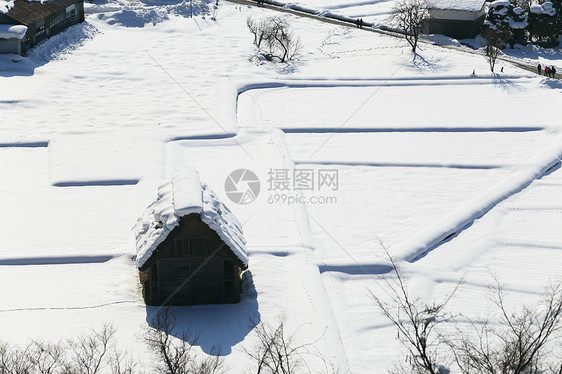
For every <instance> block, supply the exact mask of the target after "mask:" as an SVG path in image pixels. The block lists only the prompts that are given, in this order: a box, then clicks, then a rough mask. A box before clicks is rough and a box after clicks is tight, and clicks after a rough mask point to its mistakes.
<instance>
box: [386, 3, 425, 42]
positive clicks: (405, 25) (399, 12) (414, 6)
mask: <svg viewBox="0 0 562 374" xmlns="http://www.w3.org/2000/svg"><path fill="white" fill-rule="evenodd" d="M428 16H429V11H428V8H427V3H426V2H425V1H424V0H400V1H398V2H397V3H396V5H395V6H394V8H393V9H392V13H391V16H390V19H391V20H392V21H393V22H394V23H395V24H396V26H397V27H398V28H399V29H401V30H403V31H404V37H405V38H406V40H407V41H408V43H409V44H410V46H411V47H412V52H414V53H416V49H417V47H418V39H419V36H420V34H421V32H422V28H423V24H424V22H425V20H426V19H427V18H428Z"/></svg>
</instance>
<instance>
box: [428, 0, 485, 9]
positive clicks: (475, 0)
mask: <svg viewBox="0 0 562 374" xmlns="http://www.w3.org/2000/svg"><path fill="white" fill-rule="evenodd" d="M485 2H486V1H485V0H430V1H429V8H430V9H440V10H456V11H467V12H480V11H481V10H482V8H483V7H484V3H485Z"/></svg>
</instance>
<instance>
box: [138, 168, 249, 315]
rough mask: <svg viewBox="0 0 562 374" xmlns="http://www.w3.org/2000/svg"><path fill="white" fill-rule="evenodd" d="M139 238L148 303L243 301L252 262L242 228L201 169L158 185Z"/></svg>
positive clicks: (141, 220)
mask: <svg viewBox="0 0 562 374" xmlns="http://www.w3.org/2000/svg"><path fill="white" fill-rule="evenodd" d="M135 236H136V242H137V264H138V268H139V274H140V280H141V284H142V286H143V296H144V300H145V302H146V304H147V305H195V304H222V303H237V302H239V301H240V292H241V283H242V281H241V272H242V270H245V269H246V268H247V266H248V257H247V255H246V251H245V248H244V246H245V240H244V237H243V234H242V228H241V225H240V223H239V222H238V220H237V219H236V217H235V216H234V214H233V213H232V212H231V211H230V210H229V209H228V208H227V207H226V206H225V205H224V204H223V203H222V202H221V201H220V200H219V199H218V198H217V196H216V195H215V194H214V193H213V192H212V191H211V190H210V189H209V187H208V186H207V185H206V184H204V183H201V182H200V180H199V177H198V175H197V172H195V171H188V172H184V173H181V174H178V175H176V176H174V178H173V179H172V180H171V181H170V182H169V183H166V184H164V185H163V186H161V187H160V188H159V189H158V198H157V199H156V201H155V202H153V203H152V204H151V205H150V206H149V207H148V208H147V210H146V212H145V214H144V215H143V217H142V218H141V219H139V221H138V222H137V225H136V226H135Z"/></svg>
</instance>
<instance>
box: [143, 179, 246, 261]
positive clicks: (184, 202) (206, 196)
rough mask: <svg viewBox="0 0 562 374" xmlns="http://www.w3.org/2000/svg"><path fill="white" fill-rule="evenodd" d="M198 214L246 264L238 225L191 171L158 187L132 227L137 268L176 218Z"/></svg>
mask: <svg viewBox="0 0 562 374" xmlns="http://www.w3.org/2000/svg"><path fill="white" fill-rule="evenodd" d="M191 213H198V214H199V215H200V216H201V220H202V221H203V222H205V223H206V224H207V225H208V226H209V227H210V228H211V229H212V230H213V231H215V232H216V233H217V234H218V235H219V237H220V238H221V239H222V240H223V241H224V243H225V244H226V245H227V246H228V247H229V248H230V250H231V251H232V252H233V253H234V254H235V255H236V257H238V259H240V261H241V262H242V263H243V264H244V266H247V265H248V255H247V254H246V249H245V245H246V241H245V240H244V236H243V233H242V225H241V224H240V222H239V221H238V219H237V218H236V216H234V214H233V213H232V212H231V211H230V210H229V209H228V208H227V207H226V205H224V204H223V203H222V202H221V201H220V200H219V199H218V197H217V195H215V193H214V192H213V191H212V190H211V189H210V188H209V187H208V186H207V185H206V184H205V183H203V182H201V181H200V180H199V175H198V174H197V171H195V170H188V171H183V172H181V173H178V174H176V175H174V177H173V178H172V180H171V181H170V182H168V183H166V184H164V185H162V186H160V187H159V188H158V197H157V199H156V201H154V202H153V203H152V204H150V205H149V206H148V208H147V209H146V211H145V212H144V214H143V216H142V217H141V218H140V219H139V220H138V221H137V224H136V225H135V227H134V232H135V238H136V243H137V266H138V267H139V268H140V267H142V266H143V265H144V264H145V263H146V261H148V259H149V258H150V257H151V256H152V254H153V253H154V251H155V250H156V248H157V247H158V246H159V245H160V243H162V242H163V241H164V240H165V239H166V237H167V236H168V234H169V233H170V232H171V231H172V230H173V229H174V228H175V227H176V226H178V225H179V219H180V218H181V217H183V216H186V215H188V214H191Z"/></svg>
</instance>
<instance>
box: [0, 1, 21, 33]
mask: <svg viewBox="0 0 562 374" xmlns="http://www.w3.org/2000/svg"><path fill="white" fill-rule="evenodd" d="M0 1H2V0H0ZM26 32H27V26H24V25H0V39H12V38H15V39H23V37H24V36H25V33H26Z"/></svg>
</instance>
